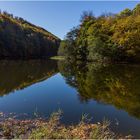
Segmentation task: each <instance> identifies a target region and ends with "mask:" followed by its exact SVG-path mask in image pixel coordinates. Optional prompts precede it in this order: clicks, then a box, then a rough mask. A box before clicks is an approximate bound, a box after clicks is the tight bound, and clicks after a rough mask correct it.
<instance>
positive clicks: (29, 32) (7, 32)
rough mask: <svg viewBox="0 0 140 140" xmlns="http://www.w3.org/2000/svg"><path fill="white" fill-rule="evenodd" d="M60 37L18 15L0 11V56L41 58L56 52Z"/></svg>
mask: <svg viewBox="0 0 140 140" xmlns="http://www.w3.org/2000/svg"><path fill="white" fill-rule="evenodd" d="M59 43H60V39H59V38H58V37H56V36H55V35H53V34H51V33H50V32H48V31H46V30H45V29H43V28H41V27H38V26H35V25H33V24H31V23H29V22H28V21H26V20H24V19H23V18H20V17H14V16H13V15H12V14H9V13H7V12H0V58H2V59H3V58H27V59H28V58H42V57H51V56H54V55H56V54H57V50H58V47H59Z"/></svg>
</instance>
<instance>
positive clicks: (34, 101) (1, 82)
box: [0, 60, 140, 138]
mask: <svg viewBox="0 0 140 140" xmlns="http://www.w3.org/2000/svg"><path fill="white" fill-rule="evenodd" d="M59 109H61V110H62V111H63V117H62V122H63V123H65V124H70V123H73V124H74V123H78V122H79V120H80V118H81V115H82V114H89V116H90V117H92V118H93V119H92V121H93V122H100V121H102V120H103V119H108V120H110V122H111V127H112V129H114V130H115V131H116V132H118V133H121V134H123V135H128V134H132V135H134V136H135V137H139V138H140V65H109V66H105V65H104V66H103V65H99V64H91V63H88V64H82V63H78V64H68V63H66V62H65V61H58V62H57V61H52V60H51V61H39V60H32V61H1V62H0V112H4V113H11V112H12V113H16V114H18V115H19V116H20V115H21V116H22V114H26V115H24V118H32V117H35V115H34V114H35V112H36V114H38V115H39V116H42V117H48V116H49V115H50V114H51V113H52V112H54V111H58V110H59ZM22 117H23V116H22Z"/></svg>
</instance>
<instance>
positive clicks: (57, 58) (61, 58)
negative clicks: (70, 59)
mask: <svg viewBox="0 0 140 140" xmlns="http://www.w3.org/2000/svg"><path fill="white" fill-rule="evenodd" d="M50 59H53V60H65V57H64V56H53V57H51V58H50Z"/></svg>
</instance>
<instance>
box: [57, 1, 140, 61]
mask: <svg viewBox="0 0 140 140" xmlns="http://www.w3.org/2000/svg"><path fill="white" fill-rule="evenodd" d="M58 55H63V56H65V57H66V58H68V59H70V60H84V61H99V62H140V4H138V5H136V7H135V8H134V9H132V10H130V9H128V8H127V9H124V10H123V11H121V12H120V13H118V14H112V13H104V14H102V15H100V16H99V17H95V16H94V15H93V13H92V12H90V11H88V12H84V13H83V15H82V16H81V20H80V25H78V26H76V27H73V28H72V29H71V30H70V32H68V33H67V34H66V36H65V39H64V40H63V41H62V42H61V44H60V47H59V50H58Z"/></svg>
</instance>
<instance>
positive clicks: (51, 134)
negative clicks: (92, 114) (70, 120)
mask: <svg viewBox="0 0 140 140" xmlns="http://www.w3.org/2000/svg"><path fill="white" fill-rule="evenodd" d="M60 116H61V112H57V113H53V114H52V115H51V116H50V118H49V119H48V120H43V119H34V120H16V119H12V118H8V119H6V120H3V121H1V122H0V128H1V129H0V138H1V139H11V138H22V139H25V138H26V139H112V138H120V137H119V136H117V135H115V133H114V132H112V131H111V130H110V128H109V122H108V121H103V122H102V123H98V124H92V123H89V122H88V120H87V119H86V117H85V116H82V119H81V121H80V122H79V123H78V124H77V125H69V126H65V125H63V124H61V123H60Z"/></svg>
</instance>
